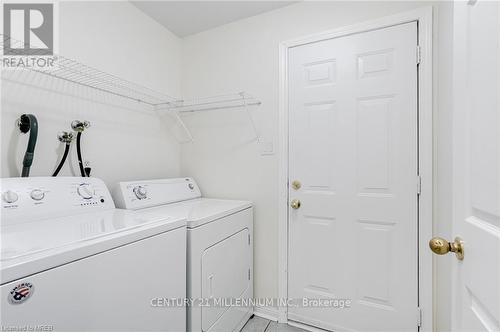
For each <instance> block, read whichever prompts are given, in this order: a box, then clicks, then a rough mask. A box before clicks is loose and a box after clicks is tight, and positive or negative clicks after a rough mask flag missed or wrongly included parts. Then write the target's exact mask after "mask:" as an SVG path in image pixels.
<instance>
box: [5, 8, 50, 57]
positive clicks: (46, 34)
mask: <svg viewBox="0 0 500 332" xmlns="http://www.w3.org/2000/svg"><path fill="white" fill-rule="evenodd" d="M3 31H4V36H5V37H4V38H5V40H4V55H53V54H54V5H53V4H51V3H26V4H24V3H6V4H4V7H3ZM13 40H16V41H19V42H17V43H14V42H13Z"/></svg>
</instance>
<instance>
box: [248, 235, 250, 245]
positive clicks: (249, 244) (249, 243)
mask: <svg viewBox="0 0 500 332" xmlns="http://www.w3.org/2000/svg"><path fill="white" fill-rule="evenodd" d="M248 245H250V234H248Z"/></svg>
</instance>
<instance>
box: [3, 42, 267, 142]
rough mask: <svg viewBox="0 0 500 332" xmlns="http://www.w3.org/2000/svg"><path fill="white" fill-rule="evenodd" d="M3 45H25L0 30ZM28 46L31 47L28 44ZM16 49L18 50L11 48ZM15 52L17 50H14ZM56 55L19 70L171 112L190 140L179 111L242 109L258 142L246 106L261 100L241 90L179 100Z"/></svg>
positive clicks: (154, 109)
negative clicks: (48, 62)
mask: <svg viewBox="0 0 500 332" xmlns="http://www.w3.org/2000/svg"><path fill="white" fill-rule="evenodd" d="M7 46H10V49H11V52H13V53H14V55H19V56H24V54H22V50H23V48H25V47H27V46H28V47H29V46H32V45H28V44H26V43H23V42H21V41H19V40H16V39H13V38H11V37H9V36H8V35H5V34H0V48H1V50H2V57H3V56H4V55H3V54H4V51H5V48H6V47H7ZM30 48H31V47H30ZM16 49H18V50H19V51H17V52H16V51H15V50H16ZM15 53H18V54H15ZM30 56H46V55H45V54H44V50H43V49H40V50H39V53H38V54H37V53H36V52H35V53H34V54H32V55H30ZM52 57H54V58H55V59H56V62H55V64H56V66H55V68H53V69H46V70H45V69H44V70H42V69H37V68H34V67H28V68H26V67H21V68H22V69H21V70H26V71H32V72H36V73H40V74H42V75H47V76H50V77H53V78H56V79H60V80H62V81H66V82H70V83H74V84H77V85H79V86H83V87H86V88H91V89H95V90H97V91H100V92H104V93H108V94H111V95H115V96H119V97H122V98H125V99H127V100H132V101H135V102H138V103H142V104H146V105H148V106H150V107H151V109H152V111H155V112H157V113H158V114H160V115H161V114H162V113H164V112H165V113H166V114H169V115H171V116H173V117H174V118H175V119H176V121H177V122H178V123H179V125H180V127H181V128H182V130H183V131H184V132H185V133H186V135H187V137H188V141H190V142H193V141H194V140H193V136H192V135H191V132H190V131H189V129H188V127H187V126H186V125H185V123H184V121H183V120H182V118H181V116H180V114H181V113H185V112H198V111H215V110H222V109H243V110H245V111H246V112H247V114H248V117H249V121H250V122H251V124H252V128H253V130H254V132H255V135H256V138H257V141H259V142H260V134H259V131H258V130H257V127H256V124H255V122H254V120H253V118H252V115H251V114H250V106H258V105H261V102H260V101H259V100H257V99H256V98H254V97H252V96H250V95H249V94H247V93H245V92H240V93H236V94H228V95H219V96H212V97H206V98H197V99H193V100H180V99H178V98H174V97H172V96H169V95H166V94H164V93H160V92H157V91H154V90H152V89H149V88H147V87H145V86H142V85H139V84H136V83H134V82H131V81H128V80H125V79H122V78H120V77H117V76H115V75H112V74H109V73H106V72H104V71H101V70H99V69H96V68H93V67H90V66H87V65H85V64H83V63H81V62H78V61H75V60H73V59H70V58H67V57H64V56H61V55H55V54H54V55H53V56H52Z"/></svg>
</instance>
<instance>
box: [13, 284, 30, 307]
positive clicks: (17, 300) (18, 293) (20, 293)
mask: <svg viewBox="0 0 500 332" xmlns="http://www.w3.org/2000/svg"><path fill="white" fill-rule="evenodd" d="M34 291H35V287H34V286H33V284H32V283H29V282H23V283H21V284H19V285H17V286H16V287H14V288H13V289H12V290H11V291H10V293H9V297H8V300H9V303H10V304H21V303H23V302H24V301H26V300H28V299H29V298H30V297H31V295H32V294H33V292H34Z"/></svg>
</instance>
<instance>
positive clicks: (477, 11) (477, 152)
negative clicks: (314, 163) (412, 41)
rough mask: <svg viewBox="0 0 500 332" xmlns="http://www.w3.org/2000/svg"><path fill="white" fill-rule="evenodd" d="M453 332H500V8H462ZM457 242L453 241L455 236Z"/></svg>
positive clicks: (457, 54)
mask: <svg viewBox="0 0 500 332" xmlns="http://www.w3.org/2000/svg"><path fill="white" fill-rule="evenodd" d="M454 22H455V23H454V52H453V54H454V80H453V81H454V105H453V107H454V108H453V117H454V123H453V125H454V128H453V131H454V136H453V144H454V149H453V155H454V160H453V167H454V170H453V186H454V187H453V192H454V197H453V210H454V211H453V233H454V236H460V237H461V238H462V239H463V243H464V260H463V261H459V260H455V258H454V255H447V256H445V257H436V260H438V262H437V263H438V264H439V260H443V259H452V260H453V261H454V263H453V265H454V269H453V271H452V282H453V294H452V330H453V331H467V332H470V331H474V332H475V331H500V3H499V2H494V1H492V2H489V1H478V2H468V3H467V2H456V3H455V4H454ZM447 240H452V239H447Z"/></svg>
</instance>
